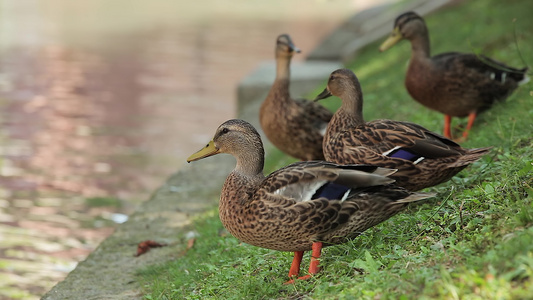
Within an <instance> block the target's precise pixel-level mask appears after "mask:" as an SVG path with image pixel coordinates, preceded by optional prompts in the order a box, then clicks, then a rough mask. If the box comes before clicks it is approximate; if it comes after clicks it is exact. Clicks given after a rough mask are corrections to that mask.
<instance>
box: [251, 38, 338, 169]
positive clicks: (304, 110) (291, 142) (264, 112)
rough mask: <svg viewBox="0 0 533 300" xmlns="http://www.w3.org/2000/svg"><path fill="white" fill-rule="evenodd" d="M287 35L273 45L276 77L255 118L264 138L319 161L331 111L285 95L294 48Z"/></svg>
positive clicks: (298, 156)
mask: <svg viewBox="0 0 533 300" xmlns="http://www.w3.org/2000/svg"><path fill="white" fill-rule="evenodd" d="M295 49H297V48H295V47H294V45H293V44H292V41H291V39H290V37H289V36H288V35H285V34H284V35H280V36H279V37H278V40H277V44H276V63H277V67H276V79H275V81H274V84H273V85H272V87H271V89H270V92H269V93H268V95H267V97H266V99H265V101H264V102H263V104H262V105H261V109H260V112H259V120H260V123H261V127H262V128H263V131H264V132H265V135H266V136H267V137H268V139H269V140H270V141H271V142H272V144H274V146H276V147H277V148H279V149H280V150H281V151H283V152H285V153H287V154H289V155H291V156H293V157H296V158H298V159H301V160H323V159H324V154H323V151H322V141H323V138H324V133H325V131H326V127H327V124H328V122H329V120H330V119H331V117H332V115H333V114H332V113H331V112H330V111H329V110H327V109H326V108H324V107H323V106H321V105H319V104H317V103H315V102H312V101H307V100H303V99H297V100H294V99H292V98H291V96H290V94H289V84H290V60H291V57H292V55H293V54H294V51H295Z"/></svg>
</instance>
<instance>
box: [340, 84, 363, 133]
mask: <svg viewBox="0 0 533 300" xmlns="http://www.w3.org/2000/svg"><path fill="white" fill-rule="evenodd" d="M341 99H342V105H341V107H340V108H339V110H338V112H339V113H340V117H342V119H343V120H344V123H345V124H344V126H347V127H355V126H358V125H361V124H363V123H364V122H365V120H364V119H363V93H362V92H361V91H357V90H351V91H347V93H345V95H343V96H342V97H341ZM345 128H346V127H345Z"/></svg>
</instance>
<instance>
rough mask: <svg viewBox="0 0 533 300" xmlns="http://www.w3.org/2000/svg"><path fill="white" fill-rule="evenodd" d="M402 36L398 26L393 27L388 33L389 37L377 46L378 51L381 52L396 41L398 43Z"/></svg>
mask: <svg viewBox="0 0 533 300" xmlns="http://www.w3.org/2000/svg"><path fill="white" fill-rule="evenodd" d="M402 38H403V36H402V33H401V32H400V28H399V27H395V28H394V30H392V33H391V34H390V35H389V37H388V38H387V39H386V40H385V41H384V42H383V44H381V46H379V51H381V52H383V51H385V50H387V49H389V48H390V47H392V46H394V45H395V44H396V43H398V42H399V41H400V40H401V39H402Z"/></svg>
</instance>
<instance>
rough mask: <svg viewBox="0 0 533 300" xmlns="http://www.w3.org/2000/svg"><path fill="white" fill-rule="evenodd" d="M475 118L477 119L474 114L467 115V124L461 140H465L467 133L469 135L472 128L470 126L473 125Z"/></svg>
mask: <svg viewBox="0 0 533 300" xmlns="http://www.w3.org/2000/svg"><path fill="white" fill-rule="evenodd" d="M476 117H477V113H476V112H471V113H470V114H469V115H468V123H467V125H466V130H465V131H464V132H463V140H466V138H467V137H468V133H470V128H472V125H474V121H475V120H476Z"/></svg>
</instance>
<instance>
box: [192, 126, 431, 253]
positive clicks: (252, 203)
mask: <svg viewBox="0 0 533 300" xmlns="http://www.w3.org/2000/svg"><path fill="white" fill-rule="evenodd" d="M218 153H229V154H231V155H233V156H234V157H235V158H236V160H237V165H236V167H235V169H234V170H233V171H232V172H231V173H230V174H229V175H228V177H227V179H226V182H225V183H224V187H223V188H222V193H221V196H220V206H219V213H220V219H221V221H222V224H223V225H224V227H225V228H226V229H227V230H228V231H229V232H230V233H231V234H232V235H234V236H235V237H236V238H238V239H239V240H241V241H243V242H246V243H249V244H252V245H255V246H259V247H264V248H268V249H274V250H280V251H306V250H310V249H311V245H312V243H313V242H317V241H320V242H324V243H325V245H331V244H338V243H342V242H345V241H346V240H347V239H351V238H355V237H356V236H358V235H359V234H360V233H361V232H363V231H365V230H366V229H368V228H370V227H372V226H374V225H376V224H379V223H380V222H382V221H384V220H386V219H388V218H390V217H391V216H393V215H395V214H396V213H398V212H399V211H401V210H402V209H403V208H404V207H405V206H406V205H407V204H408V203H409V202H413V201H417V200H421V199H425V198H428V197H430V196H431V195H430V194H423V193H413V192H409V191H407V190H405V189H403V188H400V187H396V186H393V185H390V183H392V182H393V180H391V179H389V178H388V176H390V175H391V174H392V173H394V172H395V170H390V169H385V168H378V167H374V166H366V165H337V164H334V163H329V162H325V161H309V162H298V163H294V164H291V165H289V166H287V167H285V168H282V169H279V170H277V171H275V172H273V173H272V174H270V175H269V176H267V177H265V176H264V175H263V174H262V169H263V156H264V151H263V145H262V142H261V138H260V136H259V134H258V133H257V131H255V129H254V128H253V127H252V126H251V125H250V124H249V123H247V122H245V121H242V120H229V121H226V122H225V123H223V124H222V125H220V127H219V128H218V129H217V133H216V134H215V137H214V139H213V141H212V142H211V143H209V144H208V146H206V148H204V149H202V150H200V151H199V152H197V154H194V155H193V156H191V157H190V158H189V161H192V160H197V159H200V158H204V157H207V156H210V155H214V154H218ZM330 183H335V184H336V185H339V186H342V189H341V191H342V192H341V194H339V196H338V197H329V198H328V197H327V196H325V195H328V194H324V193H323V191H324V190H323V189H325V188H327V187H330V185H329V184H330Z"/></svg>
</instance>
